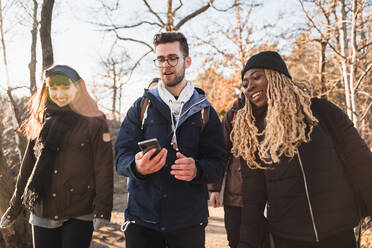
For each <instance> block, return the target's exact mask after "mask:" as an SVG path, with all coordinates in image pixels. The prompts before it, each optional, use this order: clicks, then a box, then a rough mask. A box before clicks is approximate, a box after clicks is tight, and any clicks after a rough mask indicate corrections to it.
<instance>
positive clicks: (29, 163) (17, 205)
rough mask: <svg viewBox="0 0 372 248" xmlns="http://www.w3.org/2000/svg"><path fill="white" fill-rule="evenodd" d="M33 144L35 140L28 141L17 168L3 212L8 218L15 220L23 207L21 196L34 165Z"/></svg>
mask: <svg viewBox="0 0 372 248" xmlns="http://www.w3.org/2000/svg"><path fill="white" fill-rule="evenodd" d="M34 145H35V141H28V144H27V147H26V150H25V154H24V156H23V159H22V163H21V167H20V168H19V172H18V177H17V182H16V185H15V190H14V193H13V196H12V198H11V200H10V202H9V208H8V209H7V210H6V212H5V216H7V218H8V219H9V220H15V219H16V218H17V216H18V215H19V214H20V213H21V212H22V210H23V209H24V207H23V204H22V199H21V197H22V195H23V192H24V189H25V187H26V184H27V181H28V178H29V177H30V175H31V172H32V170H33V168H34V165H35V161H36V158H35V154H34V150H33V148H34Z"/></svg>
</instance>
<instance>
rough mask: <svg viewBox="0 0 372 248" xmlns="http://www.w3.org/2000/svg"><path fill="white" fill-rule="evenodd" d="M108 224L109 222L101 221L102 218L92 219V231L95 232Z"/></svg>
mask: <svg viewBox="0 0 372 248" xmlns="http://www.w3.org/2000/svg"><path fill="white" fill-rule="evenodd" d="M109 222H110V221H109V220H106V219H103V218H94V219H93V227H94V231H97V230H98V229H100V228H101V227H104V226H106V225H107V224H108V223H109Z"/></svg>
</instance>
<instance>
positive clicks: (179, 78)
mask: <svg viewBox="0 0 372 248" xmlns="http://www.w3.org/2000/svg"><path fill="white" fill-rule="evenodd" d="M185 69H186V68H185V65H183V68H182V71H180V72H179V74H176V77H175V78H174V79H173V80H167V79H165V77H164V75H163V74H162V75H161V80H162V81H163V82H164V84H165V86H167V87H174V86H177V85H179V84H180V83H181V82H182V80H183V79H184V78H185Z"/></svg>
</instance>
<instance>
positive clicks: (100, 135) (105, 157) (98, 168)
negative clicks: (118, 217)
mask: <svg viewBox="0 0 372 248" xmlns="http://www.w3.org/2000/svg"><path fill="white" fill-rule="evenodd" d="M94 126H95V127H94V129H93V133H92V136H93V137H92V149H93V151H92V152H93V164H94V172H95V181H96V196H95V198H94V203H93V206H94V210H93V213H94V217H97V218H104V219H108V220H110V217H111V210H112V207H113V169H114V164H113V152H112V144H111V139H110V133H109V129H108V126H107V124H106V120H105V119H104V118H102V119H99V120H98V121H95V125H94Z"/></svg>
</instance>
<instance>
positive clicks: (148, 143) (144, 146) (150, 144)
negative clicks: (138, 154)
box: [138, 138, 161, 159]
mask: <svg viewBox="0 0 372 248" xmlns="http://www.w3.org/2000/svg"><path fill="white" fill-rule="evenodd" d="M138 146H139V148H140V149H141V150H142V151H143V153H146V152H148V151H149V150H151V149H153V148H156V151H155V153H154V154H153V155H152V156H151V158H150V159H152V158H153V157H155V156H156V155H157V154H158V153H159V152H160V150H161V146H160V144H159V141H158V139H157V138H153V139H148V140H143V141H140V142H138Z"/></svg>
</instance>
